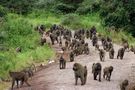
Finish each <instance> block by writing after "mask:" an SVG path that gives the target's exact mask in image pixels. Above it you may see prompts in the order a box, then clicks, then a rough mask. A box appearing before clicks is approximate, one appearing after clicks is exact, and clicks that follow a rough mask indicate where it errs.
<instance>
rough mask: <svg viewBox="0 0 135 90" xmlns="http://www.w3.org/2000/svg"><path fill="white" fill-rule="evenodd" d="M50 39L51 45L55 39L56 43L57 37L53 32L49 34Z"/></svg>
mask: <svg viewBox="0 0 135 90" xmlns="http://www.w3.org/2000/svg"><path fill="white" fill-rule="evenodd" d="M50 39H51V42H52V45H54V41H57V43H58V37H57V35H56V34H55V33H51V34H50Z"/></svg>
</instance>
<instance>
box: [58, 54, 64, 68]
mask: <svg viewBox="0 0 135 90" xmlns="http://www.w3.org/2000/svg"><path fill="white" fill-rule="evenodd" d="M59 61H60V64H59V67H60V69H65V68H66V60H65V59H64V58H63V56H61V57H60V60H59Z"/></svg>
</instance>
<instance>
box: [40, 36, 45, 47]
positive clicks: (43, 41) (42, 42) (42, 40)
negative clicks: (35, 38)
mask: <svg viewBox="0 0 135 90" xmlns="http://www.w3.org/2000/svg"><path fill="white" fill-rule="evenodd" d="M40 43H41V46H43V45H44V43H46V38H44V37H41V40H40Z"/></svg>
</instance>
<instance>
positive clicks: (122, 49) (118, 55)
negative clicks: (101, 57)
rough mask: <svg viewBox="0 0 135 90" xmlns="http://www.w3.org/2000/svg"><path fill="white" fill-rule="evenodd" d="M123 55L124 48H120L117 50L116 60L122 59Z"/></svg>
mask: <svg viewBox="0 0 135 90" xmlns="http://www.w3.org/2000/svg"><path fill="white" fill-rule="evenodd" d="M124 53H125V48H120V49H119V50H118V54H117V59H119V57H120V59H123V56H124Z"/></svg>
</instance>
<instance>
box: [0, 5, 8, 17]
mask: <svg viewBox="0 0 135 90" xmlns="http://www.w3.org/2000/svg"><path fill="white" fill-rule="evenodd" d="M6 14H7V9H5V8H4V7H2V6H1V5H0V17H3V16H5V15H6Z"/></svg>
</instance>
